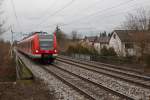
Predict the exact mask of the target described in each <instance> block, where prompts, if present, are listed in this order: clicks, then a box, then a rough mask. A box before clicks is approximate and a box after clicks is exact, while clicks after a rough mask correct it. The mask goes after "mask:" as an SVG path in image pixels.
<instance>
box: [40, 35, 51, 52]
mask: <svg viewBox="0 0 150 100" xmlns="http://www.w3.org/2000/svg"><path fill="white" fill-rule="evenodd" d="M39 38H40V49H42V50H51V49H53V35H41V36H39Z"/></svg>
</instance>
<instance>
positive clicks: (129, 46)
mask: <svg viewBox="0 0 150 100" xmlns="http://www.w3.org/2000/svg"><path fill="white" fill-rule="evenodd" d="M125 48H126V49H131V48H133V43H125Z"/></svg>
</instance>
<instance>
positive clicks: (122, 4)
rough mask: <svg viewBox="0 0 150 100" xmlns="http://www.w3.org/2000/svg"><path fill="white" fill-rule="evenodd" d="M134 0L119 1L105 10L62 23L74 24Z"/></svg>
mask: <svg viewBox="0 0 150 100" xmlns="http://www.w3.org/2000/svg"><path fill="white" fill-rule="evenodd" d="M132 1H135V0H128V1H125V2H122V3H119V4H118V5H114V6H112V7H109V8H106V9H103V10H100V11H97V12H94V13H91V14H89V15H87V16H84V17H82V18H79V19H77V20H74V21H72V22H70V23H66V24H64V25H62V26H66V25H70V24H72V23H73V22H78V21H80V20H82V19H85V18H87V17H91V16H94V15H97V14H99V13H100V12H105V11H108V10H111V9H114V8H118V7H120V6H122V5H126V4H128V3H130V2H132Z"/></svg>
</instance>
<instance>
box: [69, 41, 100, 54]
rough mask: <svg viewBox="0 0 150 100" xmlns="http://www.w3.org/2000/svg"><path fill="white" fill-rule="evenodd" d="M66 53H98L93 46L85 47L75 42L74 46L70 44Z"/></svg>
mask: <svg viewBox="0 0 150 100" xmlns="http://www.w3.org/2000/svg"><path fill="white" fill-rule="evenodd" d="M67 53H78V54H98V52H97V51H96V50H95V48H92V47H85V46H82V45H81V44H79V43H77V44H76V45H75V46H72V45H70V46H69V47H68V49H67Z"/></svg>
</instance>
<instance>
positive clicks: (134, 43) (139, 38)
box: [109, 30, 150, 56]
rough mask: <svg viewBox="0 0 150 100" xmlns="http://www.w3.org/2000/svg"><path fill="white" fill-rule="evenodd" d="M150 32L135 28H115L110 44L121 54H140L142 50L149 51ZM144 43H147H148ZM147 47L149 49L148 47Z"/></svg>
mask: <svg viewBox="0 0 150 100" xmlns="http://www.w3.org/2000/svg"><path fill="white" fill-rule="evenodd" d="M149 40H150V32H147V31H135V30H115V31H113V33H112V35H111V38H110V41H109V46H110V47H113V48H114V50H115V51H116V53H117V54H118V55H119V56H127V55H130V56H134V55H136V56H140V55H141V50H142V49H144V52H148V51H145V50H148V48H147V47H149V46H148V45H149V43H150V41H149ZM142 43H146V44H147V45H145V44H143V46H144V47H141V46H142ZM146 48H147V49H146Z"/></svg>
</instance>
